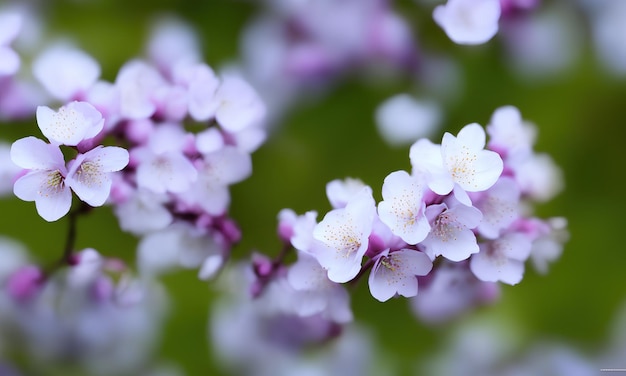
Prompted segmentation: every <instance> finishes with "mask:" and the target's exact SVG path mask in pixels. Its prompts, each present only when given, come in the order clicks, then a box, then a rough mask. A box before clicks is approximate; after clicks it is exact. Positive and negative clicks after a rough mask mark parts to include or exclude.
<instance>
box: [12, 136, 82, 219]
mask: <svg viewBox="0 0 626 376" xmlns="http://www.w3.org/2000/svg"><path fill="white" fill-rule="evenodd" d="M11 160H13V162H14V163H15V164H16V165H18V166H20V167H22V168H24V169H27V170H29V171H28V172H27V173H26V174H25V175H23V176H21V177H20V178H19V179H17V180H16V181H15V185H14V186H13V192H14V193H15V195H16V196H17V197H18V198H20V199H22V200H24V201H35V207H36V208H37V213H39V215H40V216H41V217H42V218H43V219H45V220H46V221H49V222H52V221H56V220H57V219H59V218H61V217H63V216H64V215H65V214H67V213H68V212H69V210H70V207H71V205H72V192H71V191H70V187H69V186H68V185H67V184H66V183H65V177H66V176H67V169H66V167H65V159H64V158H63V153H62V152H61V149H60V148H59V147H58V146H57V145H54V144H47V143H45V142H44V141H42V140H40V139H38V138H36V137H32V136H30V137H25V138H22V139H19V140H17V141H15V142H14V143H13V145H12V146H11Z"/></svg>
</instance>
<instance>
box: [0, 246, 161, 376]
mask: <svg viewBox="0 0 626 376" xmlns="http://www.w3.org/2000/svg"><path fill="white" fill-rule="evenodd" d="M0 255H1V256H2V260H3V265H4V266H3V268H2V270H0V284H1V286H2V289H0V333H1V334H2V335H1V338H2V343H3V344H7V345H8V344H9V343H11V344H12V345H13V348H12V349H13V351H19V352H20V353H23V354H27V355H28V357H29V359H34V360H38V361H39V362H40V364H47V365H48V366H50V365H51V364H55V363H57V362H58V361H59V360H63V359H74V360H75V361H76V362H77V363H79V364H80V365H81V366H83V367H84V368H85V369H86V370H89V371H90V372H91V373H90V374H94V375H110V374H138V373H137V372H139V371H140V370H141V369H143V368H145V366H146V361H147V359H148V355H149V353H150V351H151V349H152V348H153V346H154V345H155V343H156V341H155V339H156V338H157V335H158V333H159V332H160V331H159V330H158V328H159V327H160V326H161V325H162V321H163V318H164V315H165V313H166V311H167V310H166V307H167V299H166V296H165V294H164V290H163V289H162V287H161V286H160V285H159V284H158V283H157V282H156V281H154V280H148V279H138V278H137V277H135V276H134V275H133V273H132V272H131V271H130V270H129V269H128V268H127V266H126V265H125V264H124V263H123V262H121V261H120V260H119V259H113V258H105V257H103V256H101V255H100V254H99V253H98V252H97V251H96V250H94V249H84V250H82V251H80V252H77V253H76V254H75V255H74V256H73V257H72V263H73V264H72V265H71V266H70V267H69V268H66V269H64V270H62V271H59V273H55V274H53V275H52V274H49V273H48V272H47V271H46V270H45V269H43V268H40V267H38V266H35V265H33V264H31V263H29V262H28V260H27V257H26V253H25V250H24V249H23V247H22V246H21V245H19V244H17V243H15V242H13V241H11V240H10V239H5V238H2V239H0ZM5 341H6V343H5ZM31 371H32V372H33V373H37V374H38V373H45V372H46V371H45V370H42V369H39V370H38V369H37V365H36V364H33V368H32V369H31Z"/></svg>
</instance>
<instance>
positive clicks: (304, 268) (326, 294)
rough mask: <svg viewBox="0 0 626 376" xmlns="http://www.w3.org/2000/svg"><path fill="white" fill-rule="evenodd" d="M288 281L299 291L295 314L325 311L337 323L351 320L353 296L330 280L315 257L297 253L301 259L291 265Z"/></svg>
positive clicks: (325, 314)
mask: <svg viewBox="0 0 626 376" xmlns="http://www.w3.org/2000/svg"><path fill="white" fill-rule="evenodd" d="M287 281H289V284H290V285H291V286H292V287H293V288H294V289H295V290H296V291H297V292H298V294H297V296H296V299H294V300H295V303H296V304H297V305H298V306H297V308H296V313H298V314H299V315H301V316H311V315H314V314H319V313H322V314H323V316H325V317H328V318H329V319H330V320H332V321H334V322H337V323H346V322H349V321H352V310H351V309H350V295H348V293H347V291H346V290H345V288H344V287H343V286H342V285H340V284H337V283H334V282H333V281H331V280H330V279H328V276H327V272H326V270H325V269H324V268H322V266H321V265H320V264H319V263H318V262H317V259H315V257H313V256H311V255H309V254H307V253H305V252H298V261H296V262H295V263H294V264H292V265H291V266H289V270H288V271H287Z"/></svg>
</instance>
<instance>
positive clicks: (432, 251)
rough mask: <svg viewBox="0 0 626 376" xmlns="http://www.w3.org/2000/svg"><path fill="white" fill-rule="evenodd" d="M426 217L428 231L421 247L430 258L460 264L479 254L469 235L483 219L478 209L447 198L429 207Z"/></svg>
mask: <svg viewBox="0 0 626 376" xmlns="http://www.w3.org/2000/svg"><path fill="white" fill-rule="evenodd" d="M426 217H427V218H428V220H429V222H430V224H431V231H430V233H428V236H427V237H426V239H424V241H422V243H421V244H422V246H424V247H425V249H426V253H427V254H428V255H429V256H430V257H431V258H434V257H436V256H439V255H441V256H443V257H445V258H447V259H448V260H450V261H462V260H465V259H467V258H468V257H470V255H471V254H473V253H477V252H478V244H477V242H476V235H474V232H472V229H473V228H475V227H476V226H478V224H479V223H480V220H481V219H482V214H481V213H480V211H479V210H478V209H476V208H474V207H472V206H465V205H463V204H461V203H459V202H458V201H456V200H455V199H454V198H450V199H449V200H447V201H446V202H444V203H441V204H435V205H429V206H428V207H427V208H426Z"/></svg>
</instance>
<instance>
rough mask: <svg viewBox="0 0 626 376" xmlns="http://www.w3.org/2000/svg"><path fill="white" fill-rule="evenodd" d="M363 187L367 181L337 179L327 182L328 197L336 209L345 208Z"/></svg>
mask: <svg viewBox="0 0 626 376" xmlns="http://www.w3.org/2000/svg"><path fill="white" fill-rule="evenodd" d="M363 187H365V183H363V182H362V181H361V180H360V179H355V178H345V179H335V180H332V181H330V182H329V183H328V184H326V197H328V201H329V202H330V205H331V206H332V207H333V208H334V209H339V208H343V207H345V206H346V204H347V203H348V201H349V200H350V198H352V197H353V196H354V195H355V194H357V193H358V192H359V191H360V190H361V189H362V188H363Z"/></svg>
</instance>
